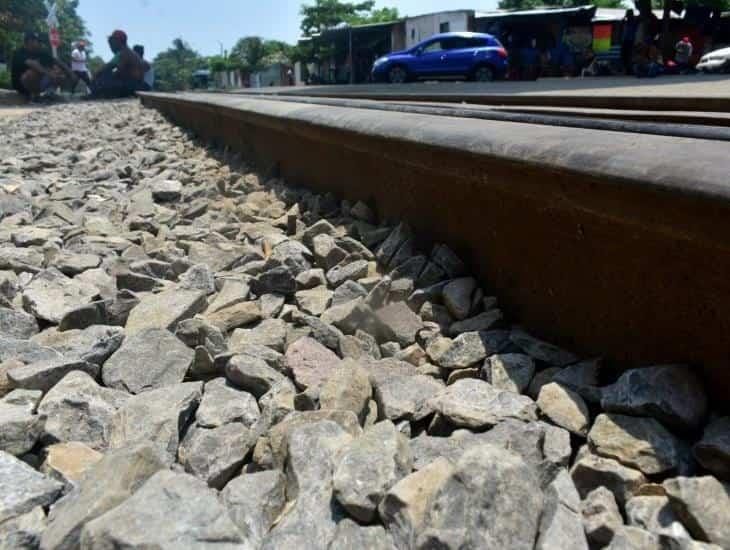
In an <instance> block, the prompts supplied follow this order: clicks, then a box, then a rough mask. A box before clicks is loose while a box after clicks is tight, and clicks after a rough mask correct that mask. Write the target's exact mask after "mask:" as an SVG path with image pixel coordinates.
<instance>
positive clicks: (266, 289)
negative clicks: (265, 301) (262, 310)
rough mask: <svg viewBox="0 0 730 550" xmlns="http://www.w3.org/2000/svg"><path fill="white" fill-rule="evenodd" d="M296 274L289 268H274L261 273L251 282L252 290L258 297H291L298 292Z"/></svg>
mask: <svg viewBox="0 0 730 550" xmlns="http://www.w3.org/2000/svg"><path fill="white" fill-rule="evenodd" d="M294 277H295V273H293V272H292V271H291V270H290V269H289V268H287V267H284V266H280V267H274V268H272V269H269V270H267V271H265V272H264V273H261V274H260V275H259V276H258V277H256V278H255V279H254V280H253V281H251V289H252V290H253V291H254V293H255V294H256V295H257V296H262V295H264V294H271V293H274V294H282V295H284V296H290V295H292V294H294V293H295V292H296V290H297V283H296V280H295V278H294Z"/></svg>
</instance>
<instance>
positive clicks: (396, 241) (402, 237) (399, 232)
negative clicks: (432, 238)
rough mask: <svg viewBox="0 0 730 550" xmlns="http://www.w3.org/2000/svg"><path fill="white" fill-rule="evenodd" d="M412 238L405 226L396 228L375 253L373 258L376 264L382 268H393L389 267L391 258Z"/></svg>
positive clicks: (400, 225) (411, 233) (409, 229)
mask: <svg viewBox="0 0 730 550" xmlns="http://www.w3.org/2000/svg"><path fill="white" fill-rule="evenodd" d="M412 237H413V232H412V231H411V228H410V227H408V226H407V225H406V224H403V223H401V224H399V225H398V226H396V227H395V229H393V231H391V233H390V234H389V235H388V237H387V238H386V239H385V240H384V241H383V243H382V244H381V245H380V247H379V248H378V250H377V252H376V253H375V257H376V259H377V260H378V263H380V264H381V265H383V266H384V267H395V266H391V261H392V259H393V256H395V254H396V252H398V249H400V247H401V246H403V244H404V243H405V242H406V241H407V240H408V239H411V238H412Z"/></svg>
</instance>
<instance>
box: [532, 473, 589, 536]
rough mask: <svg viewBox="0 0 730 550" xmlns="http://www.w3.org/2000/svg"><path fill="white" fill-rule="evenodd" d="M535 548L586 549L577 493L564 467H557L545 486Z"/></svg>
mask: <svg viewBox="0 0 730 550" xmlns="http://www.w3.org/2000/svg"><path fill="white" fill-rule="evenodd" d="M535 548H536V550H569V549H570V550H588V541H587V539H586V535H585V532H584V529H583V520H582V518H581V515H580V497H579V496H578V492H577V491H576V489H575V485H573V481H572V480H571V479H570V475H569V474H568V473H567V472H566V470H564V469H563V470H560V472H559V473H558V475H557V476H556V478H555V480H553V482H552V483H550V485H548V487H547V489H546V490H545V508H544V511H543V515H542V518H541V520H540V534H539V537H538V539H537V544H536V545H535Z"/></svg>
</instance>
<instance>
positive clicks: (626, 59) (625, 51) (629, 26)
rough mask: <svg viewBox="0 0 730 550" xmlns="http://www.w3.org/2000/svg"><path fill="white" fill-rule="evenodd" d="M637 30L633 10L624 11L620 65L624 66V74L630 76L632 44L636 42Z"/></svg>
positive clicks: (637, 23)
mask: <svg viewBox="0 0 730 550" xmlns="http://www.w3.org/2000/svg"><path fill="white" fill-rule="evenodd" d="M638 28H639V21H638V20H637V19H636V17H635V16H634V10H626V16H625V17H624V29H623V34H622V35H621V63H623V65H624V70H625V71H626V74H631V72H632V60H633V56H634V43H635V42H636V31H637V30H638Z"/></svg>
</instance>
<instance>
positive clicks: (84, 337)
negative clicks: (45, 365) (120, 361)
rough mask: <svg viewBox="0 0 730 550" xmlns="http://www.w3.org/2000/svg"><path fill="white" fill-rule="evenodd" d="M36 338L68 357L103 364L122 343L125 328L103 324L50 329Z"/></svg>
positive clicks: (35, 338)
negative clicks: (60, 329) (60, 330)
mask: <svg viewBox="0 0 730 550" xmlns="http://www.w3.org/2000/svg"><path fill="white" fill-rule="evenodd" d="M34 340H36V341H38V342H39V343H41V344H43V345H45V346H48V347H51V348H53V349H55V350H56V351H58V352H60V353H62V354H63V355H64V357H66V358H69V359H78V360H80V361H88V362H89V363H94V364H96V365H101V364H103V363H104V362H105V361H106V360H107V359H108V358H109V356H110V355H111V354H112V353H114V352H115V351H116V350H117V349H118V348H119V346H121V345H122V342H123V341H124V329H122V328H120V327H107V326H102V325H94V326H90V327H87V328H85V329H83V330H67V331H64V332H59V331H57V330H56V329H48V330H46V331H44V332H41V333H40V334H38V335H36V336H35V337H34Z"/></svg>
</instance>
